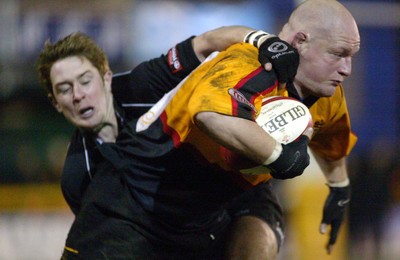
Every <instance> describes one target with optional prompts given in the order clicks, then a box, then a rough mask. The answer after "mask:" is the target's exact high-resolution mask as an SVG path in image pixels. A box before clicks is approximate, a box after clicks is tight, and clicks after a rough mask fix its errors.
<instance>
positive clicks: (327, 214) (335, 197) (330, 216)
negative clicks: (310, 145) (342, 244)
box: [321, 185, 350, 253]
mask: <svg viewBox="0 0 400 260" xmlns="http://www.w3.org/2000/svg"><path fill="white" fill-rule="evenodd" d="M329 189H330V192H329V195H328V198H327V199H326V201H325V205H324V211H323V216H322V222H321V233H325V232H326V227H327V226H328V225H331V232H330V235H329V242H328V245H327V250H328V253H330V252H331V250H332V246H333V245H334V244H335V242H336V239H337V235H338V232H339V228H340V225H341V224H342V222H343V218H344V212H345V209H346V207H347V206H348V205H349V202H350V185H347V186H345V187H330V186H329Z"/></svg>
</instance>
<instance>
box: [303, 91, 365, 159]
mask: <svg viewBox="0 0 400 260" xmlns="http://www.w3.org/2000/svg"><path fill="white" fill-rule="evenodd" d="M320 100H322V102H318V103H317V104H318V106H316V107H311V109H310V111H311V113H312V114H313V120H314V131H315V135H314V136H313V138H312V140H311V142H310V148H311V149H312V150H313V151H314V152H315V153H317V154H318V155H319V156H321V157H322V158H324V159H326V160H331V161H332V160H339V159H341V158H343V157H345V156H347V155H349V154H350V152H351V150H352V149H353V147H354V145H355V144H356V142H357V136H356V135H355V134H354V133H353V131H352V130H351V125H350V116H349V112H348V109H347V104H346V99H345V97H344V92H343V88H342V86H340V87H338V90H337V91H336V92H335V94H334V96H333V97H332V98H325V99H324V98H321V99H320ZM315 114H317V116H316V118H314V115H315ZM324 118H325V119H324Z"/></svg>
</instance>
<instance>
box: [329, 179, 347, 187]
mask: <svg viewBox="0 0 400 260" xmlns="http://www.w3.org/2000/svg"><path fill="white" fill-rule="evenodd" d="M327 184H328V186H329V187H333V188H343V187H347V186H349V184H350V180H349V178H346V179H345V180H344V181H340V182H330V181H328V183H327Z"/></svg>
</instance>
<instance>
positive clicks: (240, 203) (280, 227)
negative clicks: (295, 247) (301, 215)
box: [228, 182, 285, 247]
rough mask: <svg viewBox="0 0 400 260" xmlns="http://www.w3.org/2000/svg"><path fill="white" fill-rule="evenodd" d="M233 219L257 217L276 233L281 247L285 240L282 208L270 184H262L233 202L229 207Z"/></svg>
mask: <svg viewBox="0 0 400 260" xmlns="http://www.w3.org/2000/svg"><path fill="white" fill-rule="evenodd" d="M228 212H229V214H230V215H231V217H232V218H233V219H237V218H239V217H241V216H256V217H258V218H260V219H262V220H263V221H265V222H266V223H267V224H268V225H269V226H270V227H271V229H272V230H273V231H274V233H275V236H276V239H277V241H278V247H280V246H281V245H282V243H283V240H284V227H285V226H284V220H283V212H282V207H281V205H280V203H279V200H278V197H277V196H276V194H275V192H274V191H273V189H272V185H271V183H270V182H266V183H261V184H259V185H257V186H256V187H254V188H252V189H250V190H248V191H246V192H244V193H243V194H242V195H240V196H239V197H238V198H236V199H235V200H233V201H232V202H231V203H230V206H229V207H228Z"/></svg>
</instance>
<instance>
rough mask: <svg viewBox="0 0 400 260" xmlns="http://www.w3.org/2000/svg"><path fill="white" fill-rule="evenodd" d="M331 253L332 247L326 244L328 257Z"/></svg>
mask: <svg viewBox="0 0 400 260" xmlns="http://www.w3.org/2000/svg"><path fill="white" fill-rule="evenodd" d="M332 251H333V245H332V244H328V245H327V246H326V252H327V253H328V255H330V254H331V253H332Z"/></svg>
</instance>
